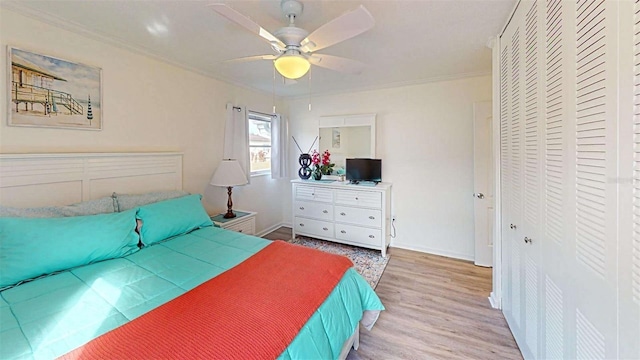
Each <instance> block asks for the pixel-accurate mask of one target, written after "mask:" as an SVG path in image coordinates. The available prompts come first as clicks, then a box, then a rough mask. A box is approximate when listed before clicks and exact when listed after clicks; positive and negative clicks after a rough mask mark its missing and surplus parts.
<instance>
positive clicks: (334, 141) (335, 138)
mask: <svg viewBox="0 0 640 360" xmlns="http://www.w3.org/2000/svg"><path fill="white" fill-rule="evenodd" d="M331 147H332V148H334V149H340V128H333V129H331Z"/></svg>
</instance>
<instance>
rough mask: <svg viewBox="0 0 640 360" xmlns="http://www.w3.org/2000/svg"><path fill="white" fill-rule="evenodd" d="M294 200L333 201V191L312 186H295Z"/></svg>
mask: <svg viewBox="0 0 640 360" xmlns="http://www.w3.org/2000/svg"><path fill="white" fill-rule="evenodd" d="M296 200H311V201H321V202H328V203H330V202H333V191H332V190H331V189H325V188H320V187H313V186H296Z"/></svg>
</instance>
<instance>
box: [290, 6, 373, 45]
mask: <svg viewBox="0 0 640 360" xmlns="http://www.w3.org/2000/svg"><path fill="white" fill-rule="evenodd" d="M374 24H375V20H374V19H373V16H372V15H371V13H370V12H369V10H367V9H366V8H365V7H364V6H362V5H360V6H359V7H358V8H357V9H355V10H353V11H350V12H348V13H346V14H343V15H341V16H338V17H337V18H335V19H333V20H331V21H329V22H328V23H326V24H324V25H322V26H320V27H319V28H317V29H316V30H315V31H314V32H312V33H311V34H309V36H307V37H306V38H305V39H304V40H302V42H301V43H300V48H301V50H302V51H304V52H311V51H318V50H321V49H324V48H326V47H329V46H331V45H334V44H337V43H339V42H341V41H345V40H347V39H351V38H352V37H354V36H357V35H360V34H362V33H363V32H365V31H367V30H369V29H371V28H372V27H373V25H374Z"/></svg>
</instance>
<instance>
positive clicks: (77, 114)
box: [7, 46, 103, 131]
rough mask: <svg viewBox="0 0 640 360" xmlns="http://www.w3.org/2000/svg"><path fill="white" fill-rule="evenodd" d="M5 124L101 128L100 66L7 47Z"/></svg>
mask: <svg viewBox="0 0 640 360" xmlns="http://www.w3.org/2000/svg"><path fill="white" fill-rule="evenodd" d="M7 56H8V61H7V63H8V76H7V77H8V80H7V87H8V91H7V94H8V95H9V96H8V97H7V98H8V106H7V110H8V116H7V125H8V126H26V127H46V128H60V129H79V130H96V131H100V130H102V126H103V119H102V69H101V68H99V67H95V66H90V65H85V64H81V63H77V62H73V61H69V60H63V59H60V58H57V57H53V56H49V55H43V54H39V53H36V52H32V51H27V50H22V49H18V48H16V47H12V46H8V49H7Z"/></svg>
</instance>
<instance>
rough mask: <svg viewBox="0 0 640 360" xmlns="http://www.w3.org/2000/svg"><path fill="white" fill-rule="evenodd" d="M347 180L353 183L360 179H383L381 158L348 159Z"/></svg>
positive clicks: (379, 180)
mask: <svg viewBox="0 0 640 360" xmlns="http://www.w3.org/2000/svg"><path fill="white" fill-rule="evenodd" d="M346 165H347V180H349V181H350V182H351V183H355V184H357V183H359V182H360V181H372V182H375V183H379V182H381V181H382V160H381V159H347V161H346Z"/></svg>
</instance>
